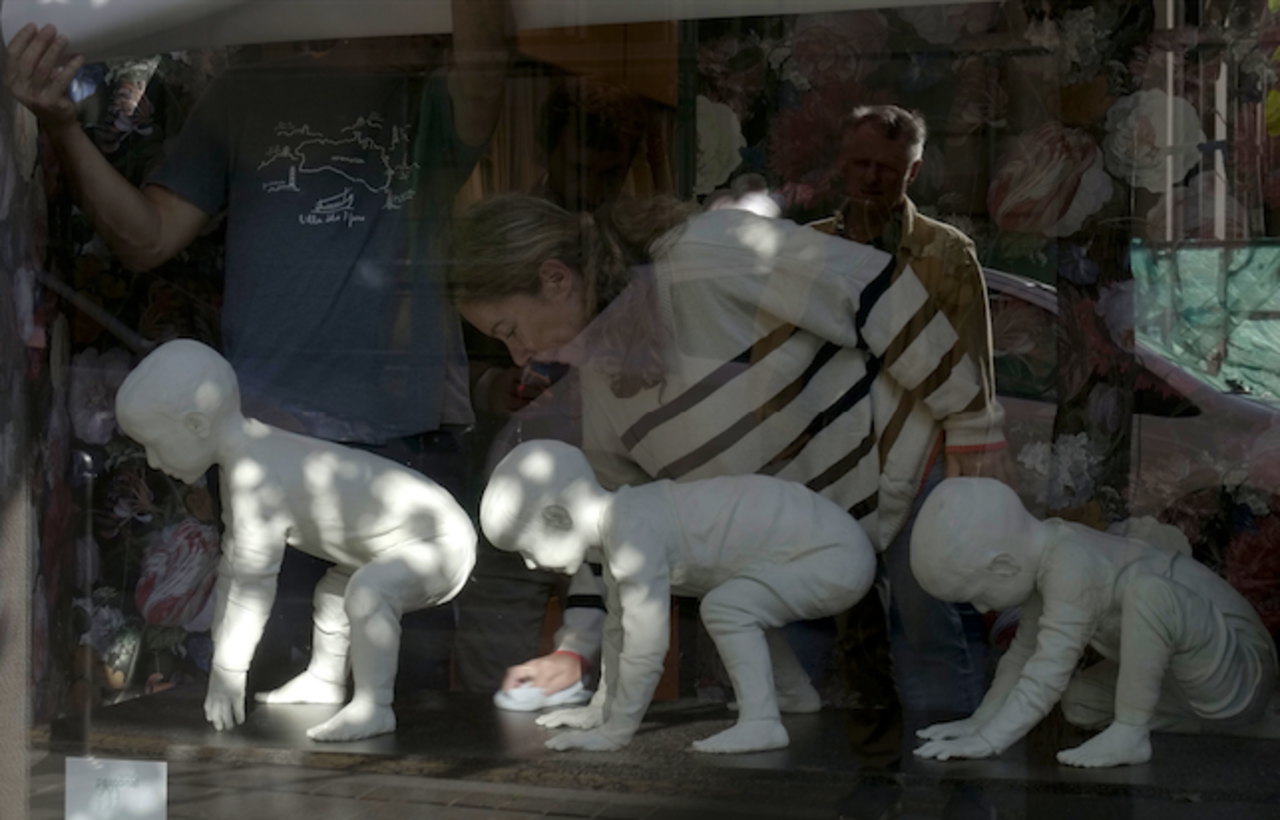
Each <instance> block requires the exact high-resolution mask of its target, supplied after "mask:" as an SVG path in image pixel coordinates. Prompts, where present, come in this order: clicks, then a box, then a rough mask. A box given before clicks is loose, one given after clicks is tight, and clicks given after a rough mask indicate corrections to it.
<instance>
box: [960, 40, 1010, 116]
mask: <svg viewBox="0 0 1280 820" xmlns="http://www.w3.org/2000/svg"><path fill="white" fill-rule="evenodd" d="M951 70H952V73H953V74H954V75H955V78H956V85H955V91H954V93H953V97H952V100H953V102H952V106H951V130H952V131H953V132H958V133H961V134H972V133H974V132H975V131H978V130H981V129H984V128H987V127H989V126H991V127H999V126H1003V125H1004V124H1005V116H1006V113H1007V112H1008V108H1009V95H1008V94H1007V93H1005V90H1004V84H1003V83H1001V82H1000V76H999V74H1000V69H999V67H998V66H996V65H994V64H993V63H992V62H991V61H990V60H987V59H984V58H982V57H961V58H960V59H958V60H956V61H955V62H954V63H952V64H951Z"/></svg>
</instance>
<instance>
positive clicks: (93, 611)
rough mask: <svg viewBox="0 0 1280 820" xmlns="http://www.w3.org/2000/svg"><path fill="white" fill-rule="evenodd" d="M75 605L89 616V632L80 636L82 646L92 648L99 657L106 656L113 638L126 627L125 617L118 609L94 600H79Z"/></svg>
mask: <svg viewBox="0 0 1280 820" xmlns="http://www.w3.org/2000/svg"><path fill="white" fill-rule="evenodd" d="M75 605H76V606H78V607H79V608H81V609H83V610H84V611H85V613H86V614H87V615H88V616H89V631H88V632H85V633H84V634H83V635H81V636H80V645H81V646H91V647H93V648H94V649H95V650H97V652H98V654H99V655H106V654H107V652H108V651H109V650H110V649H111V643H112V638H114V637H115V634H116V633H117V632H119V631H120V628H121V627H123V626H124V615H123V614H122V613H121V612H120V610H119V609H117V608H116V607H113V606H106V605H104V604H100V603H97V602H95V601H94V600H93V599H92V598H77V599H76V600H75Z"/></svg>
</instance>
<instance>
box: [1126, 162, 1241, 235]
mask: <svg viewBox="0 0 1280 820" xmlns="http://www.w3.org/2000/svg"><path fill="white" fill-rule="evenodd" d="M1218 178H1219V179H1220V177H1218ZM1214 179H1215V175H1214V174H1203V173H1202V174H1196V175H1195V176H1193V177H1191V179H1189V180H1187V184H1186V185H1177V186H1175V187H1174V188H1173V189H1172V190H1171V191H1169V192H1168V193H1166V194H1164V195H1163V196H1161V197H1160V200H1159V201H1158V202H1156V204H1155V205H1154V206H1153V207H1152V208H1151V210H1150V211H1148V212H1147V219H1146V224H1145V226H1144V227H1143V232H1142V233H1143V236H1144V237H1145V238H1146V239H1147V241H1148V242H1180V241H1182V240H1184V239H1212V240H1219V241H1221V240H1224V239H1225V240H1236V241H1240V240H1245V239H1248V238H1249V235H1250V231H1249V212H1248V210H1247V209H1246V208H1245V207H1244V206H1243V205H1241V204H1240V201H1239V200H1237V199H1236V198H1235V197H1234V196H1232V195H1231V194H1229V193H1227V192H1226V191H1223V192H1222V196H1221V198H1219V196H1218V192H1217V191H1216V190H1215V188H1216V186H1215V185H1214ZM1219 202H1220V203H1222V205H1223V221H1222V224H1221V226H1219V225H1218V221H1217V208H1216V204H1217V203H1219Z"/></svg>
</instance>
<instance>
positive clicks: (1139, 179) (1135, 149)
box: [1102, 88, 1206, 193]
mask: <svg viewBox="0 0 1280 820" xmlns="http://www.w3.org/2000/svg"><path fill="white" fill-rule="evenodd" d="M1106 125H1107V136H1106V138H1104V139H1103V141H1102V150H1103V152H1104V153H1105V155H1106V162H1107V170H1108V171H1110V172H1111V173H1112V174H1114V175H1115V176H1117V177H1119V178H1120V179H1123V180H1125V181H1127V182H1128V183H1129V184H1131V185H1134V186H1136V187H1139V188H1145V189H1147V190H1148V191H1154V192H1156V193H1159V192H1161V191H1163V190H1164V189H1165V186H1166V184H1167V177H1166V167H1167V166H1166V158H1172V166H1173V167H1172V171H1173V181H1174V182H1180V181H1181V180H1182V178H1183V177H1185V176H1186V175H1187V173H1188V172H1189V171H1190V170H1191V169H1192V168H1194V167H1196V165H1197V164H1198V163H1199V162H1200V144H1201V143H1203V142H1204V141H1205V139H1206V137H1205V134H1204V130H1203V129H1202V128H1201V127H1200V117H1199V115H1198V114H1197V113H1196V109H1195V107H1194V106H1193V105H1192V104H1191V103H1190V102H1188V101H1187V100H1186V99H1184V98H1182V97H1170V96H1169V95H1168V94H1166V93H1165V92H1164V91H1162V90H1160V89H1158V88H1155V89H1148V90H1145V91H1139V92H1137V93H1136V94H1130V95H1129V96H1127V97H1121V98H1120V99H1119V100H1117V101H1116V103H1115V104H1114V105H1112V106H1111V108H1110V110H1108V111H1107V122H1106ZM1170 125H1172V128H1173V131H1172V138H1170V135H1169V134H1168V133H1167V129H1168V128H1169V126H1170Z"/></svg>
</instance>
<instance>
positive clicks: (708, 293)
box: [449, 195, 1003, 686]
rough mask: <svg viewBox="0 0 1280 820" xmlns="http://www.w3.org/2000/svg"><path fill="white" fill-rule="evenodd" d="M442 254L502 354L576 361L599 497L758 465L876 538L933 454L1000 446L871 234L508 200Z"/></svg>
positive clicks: (688, 209)
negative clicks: (848, 235)
mask: <svg viewBox="0 0 1280 820" xmlns="http://www.w3.org/2000/svg"><path fill="white" fill-rule="evenodd" d="M449 259H450V270H449V285H450V291H451V294H452V297H453V299H454V301H455V303H456V304H457V306H458V309H459V312H460V313H461V314H462V316H463V318H465V319H466V320H467V321H468V322H470V323H471V324H473V325H474V326H475V327H476V328H477V329H478V330H480V331H481V332H482V333H485V334H487V335H489V336H492V337H493V338H496V339H498V340H500V341H502V342H504V343H505V344H506V345H507V348H508V349H509V350H510V352H511V356H512V358H513V359H514V360H515V361H516V363H517V364H523V363H525V362H528V361H531V360H534V359H537V360H542V361H563V362H567V363H569V364H571V365H573V366H574V367H575V369H576V371H577V373H578V376H579V381H580V393H581V414H582V417H581V437H582V440H581V442H580V445H581V447H582V449H583V451H584V452H585V453H586V455H587V458H588V459H589V461H590V462H591V465H592V468H593V469H594V470H595V472H596V475H597V477H598V478H599V480H600V482H601V484H602V485H604V486H605V487H606V488H608V489H614V488H616V487H618V486H621V485H623V484H639V483H643V482H646V481H650V480H653V479H674V480H676V481H685V480H695V479H702V478H711V477H715V476H725V475H746V474H751V473H762V474H766V475H774V476H777V477H779V478H783V479H789V480H793V481H797V482H800V483H802V484H805V485H806V486H808V487H809V488H810V489H812V490H814V491H816V492H819V493H821V494H822V495H824V496H826V497H828V498H830V499H831V500H833V501H835V502H836V503H838V504H839V505H840V506H841V507H843V508H844V509H845V510H848V511H849V513H850V514H851V515H852V516H853V517H854V518H855V519H856V520H857V521H858V522H859V523H860V524H861V525H862V526H863V528H864V529H865V530H866V532H867V534H868V535H869V536H870V537H871V540H872V542H873V543H874V544H876V546H877V548H878V549H883V548H884V547H885V545H888V544H889V543H890V542H891V541H892V540H893V537H894V535H895V534H896V533H897V532H898V531H899V530H900V529H901V528H902V526H903V524H904V522H905V521H906V519H907V516H908V513H909V512H910V509H911V504H912V501H913V499H914V497H915V495H916V491H917V490H918V488H919V487H920V486H921V482H922V481H923V479H924V477H925V475H926V474H927V472H928V470H929V468H930V467H931V466H932V465H933V463H934V461H935V460H936V458H937V457H938V456H939V455H941V454H942V453H943V452H953V451H954V452H957V453H964V452H966V451H969V450H973V449H976V448H982V447H988V446H991V445H992V444H995V443H999V442H1002V441H1003V433H1002V430H1001V420H1002V413H1001V410H1000V407H999V404H998V403H997V402H996V401H995V399H994V395H993V389H992V385H991V384H990V383H989V380H988V379H987V378H985V376H984V372H983V369H982V368H980V367H979V366H978V364H977V362H979V361H981V359H980V357H979V355H978V352H977V351H970V350H967V349H966V347H965V341H964V340H963V339H961V338H960V337H959V336H958V335H957V334H956V332H955V330H954V329H953V328H952V326H951V324H950V323H949V322H948V321H947V319H946V316H945V315H944V314H943V313H942V312H941V310H940V309H939V307H938V305H937V304H936V303H935V302H934V300H933V299H932V297H931V296H930V295H929V293H928V292H927V291H926V289H925V288H924V286H923V285H922V284H921V283H920V281H919V280H918V279H917V278H916V275H915V273H914V272H913V271H912V269H911V267H910V265H908V264H905V263H902V264H898V263H895V260H894V258H893V257H891V256H890V255H888V254H886V253H883V252H881V251H878V250H876V249H874V248H872V247H870V246H867V245H859V244H855V243H852V242H849V241H846V240H843V239H839V238H835V237H832V236H828V235H825V234H822V233H820V232H818V231H815V230H812V229H810V228H805V227H801V226H798V225H796V224H794V223H792V222H788V221H785V220H779V219H768V218H764V217H760V216H756V215H755V214H752V213H749V212H746V211H742V210H735V209H724V210H715V211H709V212H700V211H699V209H697V208H696V206H692V205H689V204H684V203H679V202H676V201H674V200H670V199H650V200H643V201H623V202H619V203H616V204H614V205H613V206H611V207H610V208H607V209H602V210H601V211H597V212H596V213H594V214H586V213H570V212H568V211H565V210H563V209H561V208H558V207H556V206H555V205H552V204H550V203H547V202H544V201H540V200H537V199H535V198H532V197H527V196H520V195H505V196H500V197H495V198H492V199H489V200H485V201H482V202H480V203H477V204H476V205H474V206H473V207H472V208H471V209H469V210H468V211H467V212H466V213H464V214H463V215H462V216H461V217H459V218H458V219H457V220H456V223H455V225H454V231H453V236H452V244H451V247H450V256H449ZM778 643H781V642H778ZM772 647H773V643H772V642H771V648H772ZM780 651H782V653H783V654H784V655H786V656H789V657H784V658H783V665H784V666H789V665H790V664H794V667H793V668H792V671H793V672H794V671H795V670H798V669H799V667H798V664H796V663H795V659H794V656H791V655H790V653H789V652H786V651H785V650H780ZM777 662H778V658H777V657H775V664H776V663H777ZM804 685H805V686H807V685H808V684H807V680H806V681H805V683H804Z"/></svg>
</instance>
